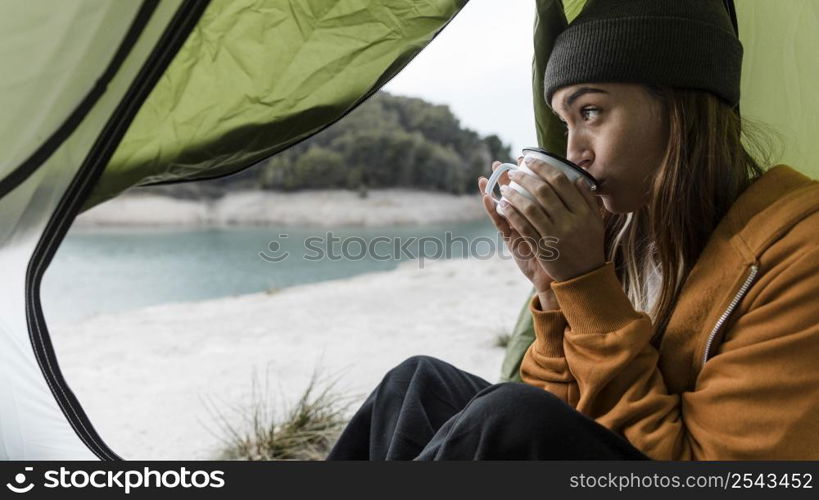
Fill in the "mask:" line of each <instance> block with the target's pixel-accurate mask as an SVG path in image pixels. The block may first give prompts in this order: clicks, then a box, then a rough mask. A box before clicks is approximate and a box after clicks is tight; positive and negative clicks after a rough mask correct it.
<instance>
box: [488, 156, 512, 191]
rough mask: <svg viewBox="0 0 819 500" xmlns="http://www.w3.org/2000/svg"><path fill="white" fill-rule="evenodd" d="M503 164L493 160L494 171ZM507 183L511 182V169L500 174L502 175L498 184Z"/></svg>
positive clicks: (503, 184)
mask: <svg viewBox="0 0 819 500" xmlns="http://www.w3.org/2000/svg"><path fill="white" fill-rule="evenodd" d="M501 165H502V163H501V162H499V161H494V162H492V171H493V172H494V171H495V170H497V169H498V167H500V166H501ZM507 184H509V171H508V170H507V171H506V172H504V173H502V174H500V177H498V185H500V186H505V185H507Z"/></svg>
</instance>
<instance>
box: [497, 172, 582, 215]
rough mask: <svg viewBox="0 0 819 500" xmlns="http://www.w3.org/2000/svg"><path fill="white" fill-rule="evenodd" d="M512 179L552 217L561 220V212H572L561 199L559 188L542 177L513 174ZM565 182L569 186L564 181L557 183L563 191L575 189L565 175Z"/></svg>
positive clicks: (522, 173)
mask: <svg viewBox="0 0 819 500" xmlns="http://www.w3.org/2000/svg"><path fill="white" fill-rule="evenodd" d="M561 175H563V174H561ZM510 179H511V180H512V181H514V182H515V183H517V184H519V185H520V186H521V187H523V189H525V190H526V191H527V192H528V193H529V194H531V195H532V196H534V197H535V199H536V200H537V201H538V202H539V203H540V205H541V207H542V208H543V210H544V211H545V212H546V213H547V214H549V216H550V217H551V216H552V215H555V216H556V217H557V218H559V217H560V214H559V212H561V211H569V212H572V210H571V208H570V207H569V206H568V205H567V204H566V202H565V201H564V200H563V198H561V193H559V192H558V189H559V188H558V187H556V186H555V185H552V184H551V183H550V182H547V181H546V180H544V179H542V178H541V177H535V176H533V175H529V174H526V173H524V172H512V173H511V175H510ZM563 180H565V182H566V183H568V184H566V183H564V182H562V181H561V182H558V183H557V184H558V185H559V186H560V187H562V189H563V190H566V189H572V190H574V189H575V188H574V187H573V186H571V182H570V181H569V179H568V178H566V176H565V175H563ZM551 182H556V181H551ZM581 202H582V198H581Z"/></svg>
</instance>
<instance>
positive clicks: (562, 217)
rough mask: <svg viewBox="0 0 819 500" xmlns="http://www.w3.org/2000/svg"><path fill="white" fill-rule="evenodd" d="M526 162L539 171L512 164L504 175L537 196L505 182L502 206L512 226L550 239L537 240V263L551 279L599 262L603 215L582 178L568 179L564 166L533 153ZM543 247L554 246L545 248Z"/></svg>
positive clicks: (588, 268)
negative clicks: (522, 169)
mask: <svg viewBox="0 0 819 500" xmlns="http://www.w3.org/2000/svg"><path fill="white" fill-rule="evenodd" d="M526 166H527V167H529V169H530V170H532V171H533V172H535V173H536V174H537V175H538V177H534V176H532V175H528V174H526V173H524V172H520V171H516V170H512V171H510V172H509V175H508V179H510V180H512V181H514V182H516V183H517V184H519V185H520V186H522V187H523V188H524V189H526V191H527V192H529V193H530V194H532V196H533V197H534V198H535V199H536V201H531V200H529V199H528V198H526V197H525V196H523V195H521V194H520V193H518V192H517V191H515V190H514V189H512V188H510V187H509V186H508V185H505V184H504V185H502V186H501V193H503V197H504V198H506V200H508V203H506V200H504V201H501V207H502V209H503V211H504V214H505V215H506V220H507V222H508V224H509V226H510V231H515V232H517V233H518V234H519V235H521V236H523V237H524V238H525V239H528V240H530V241H537V242H549V244H548V245H546V246H544V245H537V247H538V248H535V250H538V251H537V252H536V253H537V255H536V257H537V262H538V263H539V264H540V267H541V268H542V269H543V271H544V272H545V274H546V275H548V276H551V277H552V278H554V280H557V281H566V280H569V279H572V278H574V277H576V276H580V275H581V274H585V273H587V272H589V271H592V270H594V269H597V268H598V267H600V266H602V265H603V264H604V263H605V257H604V244H603V243H604V233H605V228H604V226H603V217H602V214H601V212H600V205H599V204H598V201H597V200H596V199H595V197H594V195H592V194H591V191H590V190H589V188H588V186H587V185H586V183H585V181H584V180H583V179H582V178H581V179H577V181H576V182H575V183H572V182H571V181H570V180H569V179H568V177H566V175H565V174H564V173H563V172H561V171H559V170H557V169H555V168H552V167H550V166H548V165H546V164H545V163H543V162H542V161H539V160H537V159H534V158H531V159H530V160H529V162H527V164H526ZM490 203H492V202H491V201H490ZM493 209H494V207H493ZM493 211H494V210H493ZM544 248H549V249H551V250H557V251H556V252H554V251H551V252H544V251H543V249H544Z"/></svg>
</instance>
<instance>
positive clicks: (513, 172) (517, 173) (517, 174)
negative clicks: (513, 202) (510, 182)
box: [509, 170, 520, 179]
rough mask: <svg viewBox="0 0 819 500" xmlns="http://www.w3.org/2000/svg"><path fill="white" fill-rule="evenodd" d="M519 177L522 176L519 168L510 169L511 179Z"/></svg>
mask: <svg viewBox="0 0 819 500" xmlns="http://www.w3.org/2000/svg"><path fill="white" fill-rule="evenodd" d="M518 177H520V172H518V171H517V170H510V171H509V178H510V179H517V178H518Z"/></svg>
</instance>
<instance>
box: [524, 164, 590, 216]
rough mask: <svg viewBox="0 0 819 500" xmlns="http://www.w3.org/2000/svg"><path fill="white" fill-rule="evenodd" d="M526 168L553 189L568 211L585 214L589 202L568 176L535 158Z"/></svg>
mask: <svg viewBox="0 0 819 500" xmlns="http://www.w3.org/2000/svg"><path fill="white" fill-rule="evenodd" d="M526 166H527V167H528V168H529V169H530V170H531V171H532V172H534V173H536V174H537V175H538V176H539V177H540V179H541V180H543V181H545V182H546V183H548V184H549V185H550V186H551V187H552V188H553V189H552V191H553V192H554V193H555V194H556V195H557V196H558V198H559V199H560V201H561V202H562V203H563V206H564V207H566V209H567V210H568V211H570V212H572V213H576V214H582V213H585V210H586V208H588V202H587V200H586V199H585V197H584V196H583V194H582V193H581V192H580V191H579V188H578V186H577V184H574V183H573V182H572V181H570V180H569V178H568V177H567V176H566V174H564V173H563V172H561V171H560V170H558V169H557V168H555V167H552V166H550V165H547V164H546V163H544V162H542V161H540V160H537V159H534V158H532V159H531V160H530V161H529V163H527V164H526ZM515 182H517V181H515Z"/></svg>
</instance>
